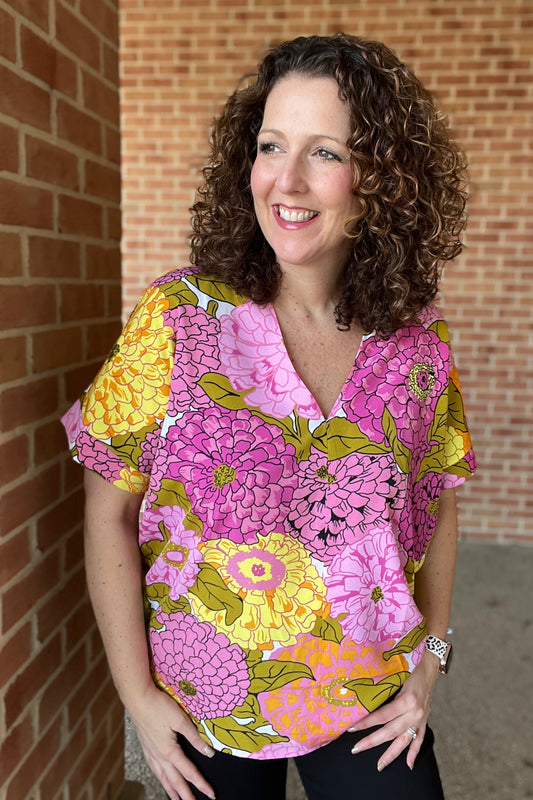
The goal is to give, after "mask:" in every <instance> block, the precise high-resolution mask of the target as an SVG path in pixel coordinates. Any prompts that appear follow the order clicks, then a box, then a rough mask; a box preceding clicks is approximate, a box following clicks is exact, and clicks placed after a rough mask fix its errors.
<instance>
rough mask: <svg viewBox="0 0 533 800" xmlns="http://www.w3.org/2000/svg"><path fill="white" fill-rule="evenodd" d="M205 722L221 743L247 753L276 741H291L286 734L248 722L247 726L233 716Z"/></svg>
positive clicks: (254, 751)
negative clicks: (256, 726)
mask: <svg viewBox="0 0 533 800" xmlns="http://www.w3.org/2000/svg"><path fill="white" fill-rule="evenodd" d="M203 724H204V725H205V726H206V728H207V729H208V730H209V731H211V733H212V734H213V736H214V737H215V738H216V739H218V741H219V742H220V743H221V744H224V745H226V747H231V748H233V749H237V750H244V752H246V753H256V752H257V751H258V750H261V749H262V748H263V747H264V746H265V745H267V744H273V743H274V742H288V741H289V740H288V738H287V737H286V736H278V735H277V734H274V735H272V734H268V733H262V732H260V731H258V730H254V729H252V728H250V727H249V726H248V723H247V724H246V727H243V726H242V725H240V724H239V723H238V722H237V720H236V719H234V718H233V717H218V718H217V719H206V720H204V723H203ZM258 727H259V725H258Z"/></svg>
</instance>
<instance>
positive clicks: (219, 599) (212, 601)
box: [189, 563, 242, 625]
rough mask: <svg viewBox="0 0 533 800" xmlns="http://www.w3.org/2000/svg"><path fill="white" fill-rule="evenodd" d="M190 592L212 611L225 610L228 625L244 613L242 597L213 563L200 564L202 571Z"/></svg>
mask: <svg viewBox="0 0 533 800" xmlns="http://www.w3.org/2000/svg"><path fill="white" fill-rule="evenodd" d="M189 592H190V593H191V594H194V595H196V597H197V598H198V599H199V600H200V601H201V602H202V603H203V604H204V606H207V608H209V609H210V610H211V611H225V612H226V618H225V623H226V625H232V624H233V623H234V622H235V620H236V619H238V618H239V617H240V616H241V614H242V600H241V598H240V597H239V595H238V594H235V592H232V591H231V589H228V587H227V586H226V584H225V583H224V581H223V580H222V577H221V576H220V575H219V573H218V572H217V570H216V569H215V568H214V567H212V566H211V564H206V563H202V564H200V572H199V573H198V575H197V577H196V581H195V583H194V586H192V587H191V588H190V589H189Z"/></svg>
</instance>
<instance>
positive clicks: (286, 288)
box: [274, 269, 338, 319]
mask: <svg viewBox="0 0 533 800" xmlns="http://www.w3.org/2000/svg"><path fill="white" fill-rule="evenodd" d="M337 298H338V276H337V275H335V276H332V275H328V274H324V273H320V274H316V273H311V272H309V271H306V270H301V269H295V270H294V271H292V270H286V269H284V270H283V277H282V279H281V286H280V290H279V294H278V296H277V297H276V299H275V300H274V307H275V308H276V310H279V311H290V312H291V313H292V314H297V315H298V316H305V317H308V318H309V317H315V318H317V319H318V318H320V317H324V316H331V315H332V314H333V311H334V309H335V306H336V305H337Z"/></svg>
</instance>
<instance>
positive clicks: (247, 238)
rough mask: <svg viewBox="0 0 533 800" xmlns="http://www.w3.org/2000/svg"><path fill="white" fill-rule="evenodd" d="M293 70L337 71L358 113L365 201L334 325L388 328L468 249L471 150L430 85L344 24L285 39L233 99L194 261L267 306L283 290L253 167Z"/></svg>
mask: <svg viewBox="0 0 533 800" xmlns="http://www.w3.org/2000/svg"><path fill="white" fill-rule="evenodd" d="M290 73H296V74H300V75H305V76H309V77H331V78H334V80H335V81H336V82H337V84H338V86H339V95H340V97H341V98H342V99H343V100H344V101H345V102H346V103H347V105H348V107H349V110H350V118H351V126H352V131H353V132H352V134H351V136H350V138H349V140H348V142H347V145H348V148H349V151H350V158H351V166H352V171H353V175H354V182H353V192H354V194H356V195H357V196H358V197H359V198H360V200H361V201H362V202H361V211H360V213H358V215H357V217H355V218H352V219H350V220H348V222H347V223H346V233H347V235H348V236H349V237H350V239H351V244H352V246H351V251H350V255H349V258H348V261H347V263H346V264H345V267H344V272H343V275H342V283H341V289H340V295H339V298H338V303H337V306H336V309H335V318H336V321H337V324H338V325H339V327H342V328H348V327H350V325H351V323H353V322H357V323H359V324H360V325H361V326H362V327H363V329H364V330H368V331H370V330H375V331H377V332H378V333H379V334H381V335H382V336H388V335H390V334H391V333H392V332H393V331H395V330H396V329H398V328H399V327H401V326H402V325H404V324H405V323H406V322H408V321H410V320H412V319H413V318H414V317H415V316H416V314H417V313H418V312H419V311H420V310H421V309H422V308H423V307H424V306H425V305H427V304H428V303H430V302H431V301H432V300H434V298H435V296H436V294H437V291H438V284H439V281H440V277H441V273H442V267H443V265H444V264H445V262H447V261H449V260H450V259H453V258H455V257H456V256H457V255H458V254H459V253H460V252H461V249H462V243H461V235H462V232H463V229H464V225H465V204H466V189H465V187H466V159H465V157H464V154H463V153H462V151H461V150H460V149H459V148H458V146H457V145H456V144H455V143H454V142H453V140H452V139H451V137H450V133H449V130H448V128H447V126H446V124H445V122H444V119H443V117H442V115H441V114H440V113H439V111H438V110H437V108H436V106H435V103H434V101H433V98H432V96H431V95H430V93H429V92H428V91H427V90H426V89H425V88H424V86H423V85H422V84H421V82H420V81H419V80H418V79H417V78H416V77H415V75H413V73H412V72H411V71H410V70H409V69H408V67H406V66H405V65H404V64H402V63H401V62H400V61H399V59H398V57H397V56H396V55H395V54H394V53H393V52H392V51H391V50H389V49H388V48H387V47H386V46H385V45H383V44H381V43H380V42H374V41H365V40H363V39H360V38H357V37H354V36H349V35H347V34H344V33H339V34H335V35H334V36H309V37H299V38H297V39H295V40H293V41H290V42H285V43H284V44H281V45H279V46H276V47H274V48H273V49H271V50H270V52H269V53H268V54H267V55H266V56H265V58H264V59H263V61H262V62H261V64H260V65H259V69H258V73H257V75H256V76H254V78H255V80H254V81H253V82H252V83H251V84H250V85H248V86H246V87H245V88H241V89H237V91H235V92H234V93H233V94H232V95H231V96H230V97H229V99H228V100H227V102H226V104H225V106H224V109H223V110H222V113H221V114H220V116H219V117H218V119H217V120H215V123H214V126H213V131H212V136H211V159H210V163H209V165H208V166H207V167H205V169H204V171H203V176H204V182H203V184H202V186H201V187H200V189H199V198H198V200H197V202H195V204H194V205H193V207H192V208H191V212H192V214H193V217H192V226H193V231H194V233H193V235H192V238H191V251H192V255H191V260H192V262H193V263H194V264H196V265H197V266H199V267H200V268H201V269H202V271H203V272H204V273H209V274H214V275H216V276H218V277H220V278H222V279H223V280H224V281H226V282H227V283H228V284H229V285H230V286H231V287H232V288H233V289H234V290H235V291H237V292H238V293H239V294H242V295H245V296H247V297H250V298H251V299H252V300H254V301H255V302H257V303H259V304H261V305H263V304H265V303H268V302H272V301H273V300H274V299H275V297H276V296H277V293H278V291H279V287H280V281H281V270H280V268H279V265H278V264H277V263H276V256H275V254H274V252H273V250H272V249H271V247H270V245H269V244H268V243H267V242H266V240H265V238H264V236H263V234H262V232H261V229H260V227H259V225H258V222H257V219H256V216H255V213H254V204H253V197H252V192H251V188H250V174H251V170H252V165H253V162H254V159H255V156H256V150H257V141H256V140H257V135H258V132H259V129H260V127H261V123H262V117H263V111H264V108H265V103H266V99H267V97H268V94H269V93H270V91H271V90H272V88H273V86H274V85H275V84H276V83H277V82H278V81H280V80H281V79H282V78H284V77H285V76H287V75H289V74H290Z"/></svg>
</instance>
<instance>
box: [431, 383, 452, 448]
mask: <svg viewBox="0 0 533 800" xmlns="http://www.w3.org/2000/svg"><path fill="white" fill-rule="evenodd" d="M447 428H448V393H447V392H443V393H442V394H441V396H440V397H439V399H438V400H437V405H436V407H435V416H434V417H433V422H432V423H431V427H430V429H429V431H428V436H427V440H428V442H434V441H437V442H444V441H445V440H446V430H447Z"/></svg>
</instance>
